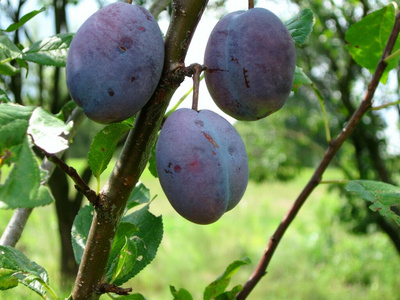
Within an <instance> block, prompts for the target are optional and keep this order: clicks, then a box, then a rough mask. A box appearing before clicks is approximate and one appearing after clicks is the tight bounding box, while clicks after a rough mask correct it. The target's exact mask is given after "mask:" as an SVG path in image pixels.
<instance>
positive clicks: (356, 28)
mask: <svg viewBox="0 0 400 300" xmlns="http://www.w3.org/2000/svg"><path fill="white" fill-rule="evenodd" d="M396 6H397V5H396V4H395V3H393V2H392V3H391V4H389V5H388V6H386V7H384V8H382V9H380V10H377V11H375V12H373V13H371V14H369V15H367V16H366V17H365V18H363V19H362V20H361V21H359V22H357V23H355V24H353V25H351V26H350V28H349V29H348V30H347V32H346V36H345V40H346V42H347V49H348V50H349V53H350V55H351V56H352V57H353V59H354V60H355V61H356V62H357V63H358V64H359V65H360V66H362V67H364V68H366V69H368V70H369V71H370V72H371V73H373V72H375V69H376V67H377V65H378V63H379V60H380V58H381V56H382V53H383V50H384V49H385V46H386V43H387V40H388V38H389V35H390V32H391V31H392V28H393V24H394V22H395V11H396ZM399 48H400V40H399V39H397V42H396V44H395V46H394V48H393V51H396V50H398V49H399ZM398 61H399V58H398V57H397V59H393V60H390V62H389V63H388V66H387V68H386V70H385V73H384V75H383V76H382V80H381V81H382V82H383V83H385V82H386V80H387V73H388V72H389V71H390V70H391V69H393V68H395V67H396V66H397V65H398Z"/></svg>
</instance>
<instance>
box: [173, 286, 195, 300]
mask: <svg viewBox="0 0 400 300" xmlns="http://www.w3.org/2000/svg"><path fill="white" fill-rule="evenodd" d="M169 290H170V291H171V294H172V296H174V298H173V300H193V297H192V295H191V294H190V293H189V291H188V290H186V289H183V288H181V289H179V291H177V290H176V288H175V287H174V286H172V285H170V286H169Z"/></svg>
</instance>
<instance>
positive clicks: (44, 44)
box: [22, 33, 74, 67]
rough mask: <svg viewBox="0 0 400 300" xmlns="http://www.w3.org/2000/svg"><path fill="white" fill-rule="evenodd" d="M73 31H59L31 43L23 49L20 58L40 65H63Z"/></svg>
mask: <svg viewBox="0 0 400 300" xmlns="http://www.w3.org/2000/svg"><path fill="white" fill-rule="evenodd" d="M73 36H74V34H73V33H60V34H57V35H55V36H52V37H49V38H46V39H44V40H41V41H38V42H35V43H33V44H32V45H31V46H30V47H28V48H26V49H24V50H23V55H22V58H23V59H25V60H27V61H31V62H34V63H37V64H40V65H47V66H55V67H65V62H66V60H67V52H68V48H69V45H70V43H71V41H72V38H73Z"/></svg>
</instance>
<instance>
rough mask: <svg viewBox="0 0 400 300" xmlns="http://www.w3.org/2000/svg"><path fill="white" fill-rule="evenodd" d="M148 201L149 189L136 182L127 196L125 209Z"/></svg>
mask: <svg viewBox="0 0 400 300" xmlns="http://www.w3.org/2000/svg"><path fill="white" fill-rule="evenodd" d="M149 201H150V190H149V189H148V188H147V187H146V186H145V185H144V184H143V183H141V182H138V183H137V184H136V186H135V188H134V189H133V191H132V193H131V195H130V196H129V199H128V203H127V205H126V208H127V209H131V208H133V207H135V206H137V205H139V204H143V203H148V202H149Z"/></svg>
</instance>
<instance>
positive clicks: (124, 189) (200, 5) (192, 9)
mask: <svg viewBox="0 0 400 300" xmlns="http://www.w3.org/2000/svg"><path fill="white" fill-rule="evenodd" d="M207 2H208V0H202V1H198V0H185V1H183V0H175V1H174V2H173V14H172V17H171V23H170V26H169V28H168V32H167V35H166V38H165V63H164V69H163V75H162V77H161V80H160V83H159V85H158V86H157V89H156V91H155V93H154V94H153V96H152V97H151V99H150V101H149V102H148V103H147V104H146V105H145V107H144V108H143V109H142V110H141V111H140V112H139V113H138V116H137V118H136V121H135V126H134V129H132V130H131V132H130V133H129V136H128V138H127V140H126V143H125V144H124V147H123V149H122V152H121V154H120V156H119V158H118V160H117V162H116V165H115V167H114V170H113V172H112V174H111V176H110V178H109V180H108V182H107V184H106V185H105V186H104V188H103V189H102V190H101V191H100V197H101V198H102V199H103V200H104V201H105V202H106V203H107V205H105V206H103V207H99V208H96V209H95V214H94V217H93V221H92V225H91V229H90V232H89V237H88V240H87V243H86V248H85V252H84V254H83V257H82V261H81V264H80V266H79V271H78V275H77V278H76V281H75V286H74V289H73V292H72V295H71V298H72V299H74V300H76V299H98V298H99V297H100V295H101V288H102V286H103V285H104V284H105V282H104V273H105V270H106V267H107V260H108V256H109V252H110V248H111V245H112V242H113V239H114V236H115V232H116V229H117V227H118V224H119V221H120V219H121V216H122V214H123V212H124V209H125V206H126V202H127V200H128V198H129V195H130V193H131V191H132V190H133V188H134V186H135V185H136V183H137V182H138V180H139V178H140V175H141V174H142V172H143V170H144V168H145V166H146V163H147V161H148V159H149V154H150V150H151V148H152V146H153V144H154V142H155V138H156V135H157V132H158V129H159V128H160V125H161V121H162V119H163V116H164V113H165V111H166V109H167V107H168V104H169V101H170V99H171V97H172V95H173V94H174V92H175V90H176V89H177V88H178V86H179V85H180V83H181V82H182V81H183V79H184V78H185V77H184V75H182V74H181V73H182V72H180V71H181V70H182V68H184V60H185V57H186V53H187V50H188V47H189V44H190V41H191V39H192V37H193V33H194V31H195V29H196V26H197V24H198V22H199V20H200V18H201V16H202V13H203V11H204V9H205V7H206V5H207Z"/></svg>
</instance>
